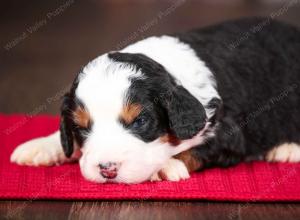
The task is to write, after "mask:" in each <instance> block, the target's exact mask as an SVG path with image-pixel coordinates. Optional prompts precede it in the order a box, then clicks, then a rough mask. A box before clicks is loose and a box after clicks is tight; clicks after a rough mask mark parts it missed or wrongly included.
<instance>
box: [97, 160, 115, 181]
mask: <svg viewBox="0 0 300 220" xmlns="http://www.w3.org/2000/svg"><path fill="white" fill-rule="evenodd" d="M99 168H100V174H101V176H102V177H104V178H106V179H114V178H116V176H117V175H118V170H119V168H120V164H119V163H114V162H107V163H100V164H99Z"/></svg>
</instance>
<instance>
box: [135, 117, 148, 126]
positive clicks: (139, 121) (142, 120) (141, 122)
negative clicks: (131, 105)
mask: <svg viewBox="0 0 300 220" xmlns="http://www.w3.org/2000/svg"><path fill="white" fill-rule="evenodd" d="M146 123H147V118H146V117H145V116H141V117H138V118H137V119H136V120H135V121H134V122H133V123H132V127H133V128H140V127H142V126H144V125H145V124H146Z"/></svg>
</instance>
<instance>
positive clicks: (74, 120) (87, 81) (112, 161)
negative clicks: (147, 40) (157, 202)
mask: <svg viewBox="0 0 300 220" xmlns="http://www.w3.org/2000/svg"><path fill="white" fill-rule="evenodd" d="M61 112H62V114H61V116H62V117H61V126H60V130H61V141H62V145H63V148H64V151H65V154H66V156H68V157H69V156H71V154H72V153H73V151H74V149H73V148H74V146H75V145H78V146H79V147H80V148H81V151H82V157H81V158H80V168H81V172H82V174H83V176H84V177H85V178H87V179H89V180H91V181H94V182H107V181H112V182H124V183H137V182H142V181H145V180H147V179H149V177H150V176H151V175H152V174H153V173H154V172H157V171H158V170H159V169H161V167H162V166H163V164H164V163H165V162H166V161H167V160H168V159H169V158H170V157H171V156H172V154H173V150H174V148H176V146H178V145H180V143H181V142H182V140H185V139H191V138H192V137H194V136H195V135H196V134H197V133H198V132H199V131H201V130H203V129H204V127H205V124H206V121H207V118H206V114H205V110H204V107H203V106H202V104H201V103H200V102H199V101H198V100H197V99H196V98H195V97H193V96H192V95H191V94H190V93H189V92H188V91H187V90H186V89H184V88H183V87H182V86H180V85H179V84H178V83H177V82H176V80H175V79H174V78H172V76H171V75H170V74H169V73H168V72H167V71H166V70H165V69H164V67H163V66H161V65H160V64H158V63H157V62H155V61H154V60H152V59H150V58H148V57H146V56H144V55H142V54H127V53H111V54H105V55H103V56H101V57H98V58H97V59H95V60H94V61H92V62H90V63H89V64H88V65H87V66H86V67H85V68H84V69H83V70H82V72H81V73H80V74H79V75H78V77H77V79H76V80H75V82H74V83H73V86H72V88H71V90H70V92H69V93H68V94H66V95H65V97H64V102H63V105H62V109H61Z"/></svg>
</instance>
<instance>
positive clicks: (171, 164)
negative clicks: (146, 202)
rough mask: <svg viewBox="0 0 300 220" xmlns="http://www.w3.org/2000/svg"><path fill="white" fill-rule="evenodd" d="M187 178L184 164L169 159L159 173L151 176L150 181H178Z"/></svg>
mask: <svg viewBox="0 0 300 220" xmlns="http://www.w3.org/2000/svg"><path fill="white" fill-rule="evenodd" d="M189 177H190V174H189V171H188V169H187V167H186V166H185V164H184V163H183V162H182V161H181V160H178V159H174V158H171V159H170V160H168V162H167V163H166V164H165V166H164V167H163V168H162V169H161V170H160V171H159V172H157V173H154V174H153V175H152V176H151V178H150V180H151V181H161V180H170V181H179V180H182V179H188V178H189Z"/></svg>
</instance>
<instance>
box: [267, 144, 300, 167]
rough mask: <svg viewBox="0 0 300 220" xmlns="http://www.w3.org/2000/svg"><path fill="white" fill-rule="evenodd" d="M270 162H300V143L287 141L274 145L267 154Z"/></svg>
mask: <svg viewBox="0 0 300 220" xmlns="http://www.w3.org/2000/svg"><path fill="white" fill-rule="evenodd" d="M266 160H267V161H269V162H290V163H297V162H300V144H296V143H285V144H282V145H279V146H277V147H274V148H273V149H272V150H270V151H269V152H268V153H267V154H266Z"/></svg>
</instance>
